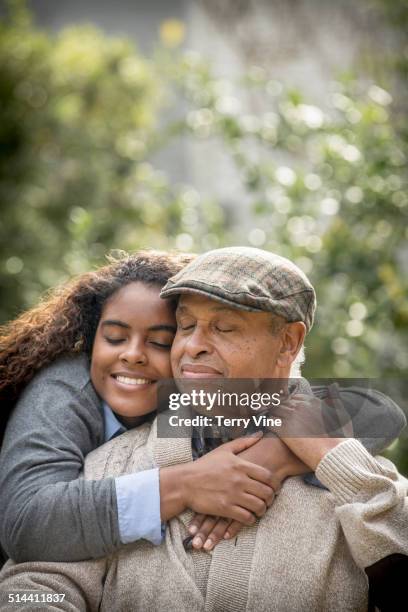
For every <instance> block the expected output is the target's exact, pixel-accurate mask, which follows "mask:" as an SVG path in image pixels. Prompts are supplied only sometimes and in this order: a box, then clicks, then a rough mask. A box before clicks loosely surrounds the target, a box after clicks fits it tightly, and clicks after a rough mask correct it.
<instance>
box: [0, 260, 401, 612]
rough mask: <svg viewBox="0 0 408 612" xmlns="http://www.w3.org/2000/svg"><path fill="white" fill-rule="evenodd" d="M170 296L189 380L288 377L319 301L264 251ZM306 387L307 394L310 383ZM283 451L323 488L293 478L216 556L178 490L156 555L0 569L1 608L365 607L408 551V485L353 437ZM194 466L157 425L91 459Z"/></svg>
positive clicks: (109, 469) (128, 550)
mask: <svg viewBox="0 0 408 612" xmlns="http://www.w3.org/2000/svg"><path fill="white" fill-rule="evenodd" d="M173 296H180V299H179V304H178V309H177V320H178V332H177V336H176V339H175V342H174V346H173V350H172V362H173V370H174V373H175V376H176V377H180V378H185V379H188V380H190V381H191V380H193V381H197V379H202V378H205V379H211V378H221V377H222V378H245V379H247V378H257V379H259V378H265V379H268V378H280V379H285V378H289V376H290V374H291V368H292V365H293V364H294V363H295V362H296V358H297V355H298V354H299V352H300V350H301V348H302V345H303V340H304V336H305V333H306V331H308V329H310V326H311V324H312V321H313V313H314V305H315V300H314V292H313V289H312V287H311V285H310V283H309V281H308V280H307V278H306V277H305V276H304V275H303V273H302V272H301V271H300V270H298V268H296V266H294V265H293V264H291V262H289V261H287V260H285V259H282V258H279V257H277V256H274V255H272V254H268V253H266V252H264V251H259V250H256V249H221V250H219V251H213V252H210V253H209V254H206V255H203V256H201V257H199V258H197V260H196V261H195V262H194V263H193V264H190V265H189V266H188V267H187V268H186V269H185V270H183V271H182V272H181V273H180V274H179V275H177V276H176V277H174V278H173V279H172V280H171V281H170V282H169V283H168V285H167V286H166V287H165V288H164V290H163V297H164V298H170V297H173ZM302 391H303V392H304V393H306V394H307V393H308V392H310V391H309V390H308V388H307V383H306V382H304V383H303V388H302ZM199 441H200V442H201V443H202V444H201V447H200V449H197V448H195V449H194V450H195V452H196V453H197V452H198V451H200V450H201V452H203V453H205V452H206V450H208V449H207V448H206V444H207V441H206V438H203V437H202V438H201V439H200V438H199ZM285 443H286V445H287V446H288V447H290V449H291V451H292V452H293V453H294V455H296V456H297V457H298V459H299V460H301V461H302V462H304V463H305V464H307V465H308V466H309V468H310V469H311V470H313V471H315V472H316V476H317V477H318V479H319V481H320V483H321V484H322V485H323V486H318V487H317V486H310V484H308V483H307V482H305V481H304V479H303V478H301V477H292V478H288V479H287V480H286V481H285V482H284V484H283V486H282V489H281V492H280V495H279V496H278V498H277V499H276V500H275V503H274V505H273V506H272V507H271V508H270V509H269V510H268V511H267V512H266V514H265V515H264V517H263V518H262V519H261V520H260V521H257V523H256V524H255V525H252V526H248V527H245V528H244V529H243V530H242V531H241V532H240V534H239V536H238V537H237V538H232V539H230V540H225V541H223V542H222V543H221V544H219V545H218V546H217V547H216V548H215V549H214V550H213V551H211V552H206V551H205V550H189V549H187V550H186V549H185V547H184V546H183V542H184V541H185V538H186V536H187V535H188V531H187V527H188V522H189V520H190V519H191V512H189V511H188V510H186V504H185V501H184V500H183V499H182V497H180V496H178V495H177V494H175V498H174V504H175V507H177V505H178V506H179V507H178V511H179V512H180V514H179V516H178V517H176V518H173V519H172V520H171V521H170V522H169V523H168V527H167V529H166V536H165V541H164V542H163V544H161V545H160V546H156V547H155V546H153V545H152V544H150V543H149V542H146V541H140V542H138V543H136V544H131V545H129V546H126V547H124V548H122V549H121V550H120V551H119V552H117V553H115V554H114V555H112V556H110V557H109V558H105V559H102V560H99V561H91V562H83V563H71V564H62V563H61V564H54V563H30V564H21V565H19V566H11V565H10V566H9V567H8V568H7V569H6V570H4V572H3V581H2V585H1V594H2V597H3V601H4V597H5V595H6V594H7V595H8V594H10V593H12V591H13V590H18V589H27V590H28V591H29V590H30V589H32V590H34V589H37V591H36V592H37V594H38V596H39V597H41V595H45V594H48V595H47V596H48V597H51V596H52V597H53V598H54V599H49V600H47V599H45V601H46V602H50V605H49V606H48V607H49V608H50V609H62V610H73V609H74V610H97V609H101V610H109V611H110V610H123V611H125V610H143V611H144V610H146V611H149V612H154V611H157V612H162V611H164V610H168V609H174V610H178V611H180V612H183V611H185V612H187V611H189V612H190V611H195V610H197V611H204V610H213V611H216V610H219V611H223V612H227V611H229V610H231V611H239V610H249V611H255V610H257V611H258V610H261V611H262V610H264V611H265V612H266V611H268V612H269V611H271V610H276V611H277V612H286V611H293V610H294V611H303V610H304V611H306V610H321V611H328V610H336V611H340V612H341V611H343V610H344V611H345V610H353V611H357V612H358V611H360V610H361V611H363V610H366V609H367V604H368V587H367V578H366V574H365V572H364V568H367V567H370V566H373V565H374V564H376V563H377V562H378V561H379V560H381V559H383V558H386V557H388V556H389V555H395V554H399V555H407V554H408V529H407V527H406V526H407V524H408V500H407V481H406V480H405V479H403V478H402V477H401V476H400V475H398V473H397V472H396V470H395V468H394V466H392V464H390V462H387V461H385V460H381V459H374V458H373V457H372V456H371V455H370V454H369V453H368V452H367V451H366V450H365V449H364V447H363V446H362V445H361V444H360V443H359V442H358V441H356V440H353V439H350V440H344V439H338V438H322V439H320V438H318V439H316V438H306V437H304V438H300V437H293V438H292V437H291V438H285ZM219 451H220V452H222V447H221V448H220V449H219ZM216 452H218V451H216ZM191 459H192V448H191V441H190V439H189V438H174V439H166V438H160V437H158V436H157V424H156V422H155V423H153V425H149V424H147V425H145V426H143V427H142V428H139V429H137V430H132V431H130V432H128V433H126V434H124V435H123V436H121V437H119V438H117V439H115V440H113V441H112V442H110V443H108V444H107V445H105V446H104V447H101V448H99V449H97V450H96V451H94V453H92V454H91V455H90V456H89V457H88V459H87V462H86V471H85V477H86V478H93V479H97V478H101V477H104V476H106V475H113V476H116V475H118V474H122V473H128V472H129V473H131V472H134V471H139V470H143V469H147V468H149V467H153V466H155V465H157V466H159V467H165V466H172V465H175V464H180V463H181V464H183V463H187V462H189V461H191ZM177 474H178V476H177V477H178V478H180V477H181V478H182V472H180V471H178V472H177ZM186 477H188V472H187V471H186ZM28 591H26V592H28ZM57 596H59V599H58V597H57ZM38 601H40V602H41V599H39V600H38ZM43 601H44V600H43ZM51 602H52V603H51ZM23 605H24V609H27V605H26V604H23ZM0 609H2V610H6V609H10V610H12V609H15V606H14V604H13V605H10V604H9V607H7V604H4V606H3V607H2V608H0ZM28 609H29V608H28Z"/></svg>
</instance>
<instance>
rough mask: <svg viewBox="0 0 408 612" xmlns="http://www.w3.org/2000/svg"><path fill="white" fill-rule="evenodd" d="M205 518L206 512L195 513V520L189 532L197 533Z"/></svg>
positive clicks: (189, 527)
mask: <svg viewBox="0 0 408 612" xmlns="http://www.w3.org/2000/svg"><path fill="white" fill-rule="evenodd" d="M205 518H206V515H205V514H195V515H194V518H193V520H192V521H191V522H190V524H189V526H188V533H189V534H190V535H195V534H196V533H197V532H198V530H199V529H200V527H201V525H202V524H203V523H204V520H205Z"/></svg>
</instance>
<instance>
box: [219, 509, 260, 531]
mask: <svg viewBox="0 0 408 612" xmlns="http://www.w3.org/2000/svg"><path fill="white" fill-rule="evenodd" d="M226 518H230V519H232V520H234V521H238V522H239V523H243V524H244V525H247V526H248V527H250V526H251V525H253V524H254V523H255V522H256V516H255V515H254V514H253V512H250V511H249V510H246V509H245V508H242V506H233V507H232V508H231V509H230V511H229V512H228V516H227V517H226Z"/></svg>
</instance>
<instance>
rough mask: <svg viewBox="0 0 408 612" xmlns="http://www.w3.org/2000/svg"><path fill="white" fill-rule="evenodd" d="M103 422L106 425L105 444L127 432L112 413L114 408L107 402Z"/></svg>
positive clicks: (104, 407) (104, 404) (104, 405)
mask: <svg viewBox="0 0 408 612" xmlns="http://www.w3.org/2000/svg"><path fill="white" fill-rule="evenodd" d="M103 420H104V423H105V442H109V440H112V438H114V437H115V436H118V435H119V434H122V433H124V432H125V431H127V429H126V427H125V426H124V425H122V423H120V422H119V421H118V419H117V418H116V416H115V414H114V413H113V412H112V408H110V407H109V406H108V404H107V403H106V402H103Z"/></svg>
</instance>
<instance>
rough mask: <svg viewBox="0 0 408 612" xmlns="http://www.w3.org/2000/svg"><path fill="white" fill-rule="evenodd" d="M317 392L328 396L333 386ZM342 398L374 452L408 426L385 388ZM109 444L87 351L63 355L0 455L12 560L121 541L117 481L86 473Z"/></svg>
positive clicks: (12, 424) (0, 535)
mask: <svg viewBox="0 0 408 612" xmlns="http://www.w3.org/2000/svg"><path fill="white" fill-rule="evenodd" d="M314 392H315V393H316V395H318V396H319V397H324V396H325V393H326V388H325V387H318V388H315V389H314ZM340 397H341V400H342V401H343V404H344V405H345V407H346V409H347V410H348V411H349V413H350V414H351V415H352V416H353V424H354V432H355V435H356V437H358V438H363V440H362V441H363V443H364V444H365V445H366V446H367V448H369V450H371V451H372V452H373V453H377V452H378V451H380V450H381V449H383V448H385V447H386V446H387V445H388V444H389V443H390V442H391V441H392V440H393V439H394V438H395V437H397V436H398V435H399V433H400V431H401V429H402V428H403V427H404V426H405V417H404V415H403V414H402V412H401V411H400V409H399V408H398V406H396V404H394V402H393V401H392V400H390V399H389V398H387V397H386V396H384V395H382V394H381V393H378V392H375V391H370V392H368V391H365V390H362V389H357V388H356V389H354V390H353V389H351V390H343V391H341V392H340ZM362 399H363V400H364V402H363V403H364V406H363V409H360V407H361V405H362ZM378 418H379V419H380V423H382V424H383V423H387V430H388V431H387V433H384V434H383V436H382V438H378V437H375V436H376V435H377V434H376V432H375V431H374V429H373V428H372V425H373V423H374V424H377V425H378ZM375 429H377V427H375ZM370 433H371V434H372V439H366V438H367V436H370ZM103 442H104V419H103V409H102V403H101V400H100V398H99V397H98V395H97V394H96V392H95V390H94V388H93V386H92V383H91V381H90V377H89V363H88V360H87V358H86V356H85V355H81V356H76V357H63V358H60V359H58V360H57V361H55V363H53V364H52V365H50V366H48V367H47V368H44V369H43V370H42V371H41V372H39V374H37V375H36V376H35V378H34V379H33V380H32V381H31V383H30V384H29V385H28V386H27V388H26V389H25V390H24V392H23V393H22V395H21V397H20V399H19V401H18V403H17V405H16V407H15V409H14V411H13V413H12V415H11V417H10V421H9V423H8V426H7V431H6V435H5V438H4V443H3V447H2V450H1V454H0V491H1V496H0V516H1V517H2V518H1V522H0V542H1V545H2V547H3V548H4V550H5V551H6V553H7V554H8V555H9V556H10V557H11V558H13V559H14V560H15V561H17V562H23V561H34V560H37V561H80V560H84V559H90V558H98V557H102V556H105V555H108V554H110V553H112V552H113V551H115V550H116V549H117V548H118V547H119V546H121V542H120V536H119V526H118V515H117V505H116V490H115V482H114V479H113V478H105V479H103V480H98V481H85V480H83V479H82V478H81V477H80V473H81V472H82V469H83V465H84V458H85V456H86V455H87V454H88V453H89V452H90V451H92V450H94V449H95V448H96V447H98V446H100V445H101V444H103Z"/></svg>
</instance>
